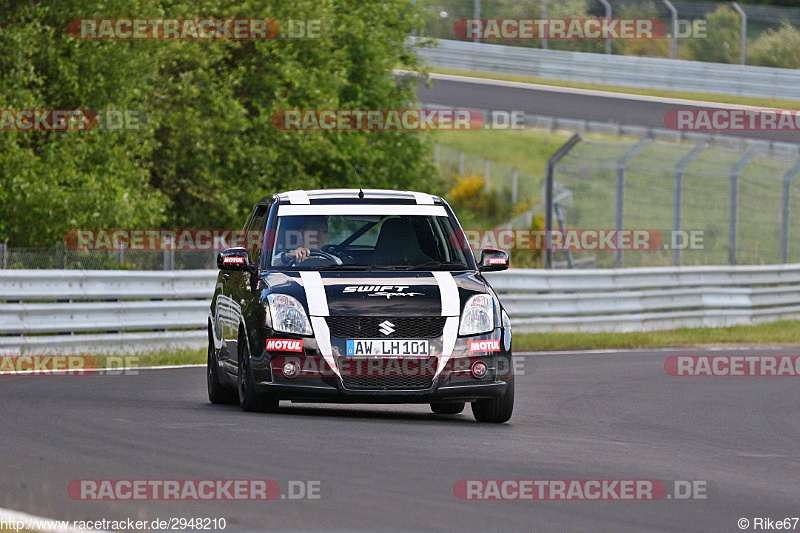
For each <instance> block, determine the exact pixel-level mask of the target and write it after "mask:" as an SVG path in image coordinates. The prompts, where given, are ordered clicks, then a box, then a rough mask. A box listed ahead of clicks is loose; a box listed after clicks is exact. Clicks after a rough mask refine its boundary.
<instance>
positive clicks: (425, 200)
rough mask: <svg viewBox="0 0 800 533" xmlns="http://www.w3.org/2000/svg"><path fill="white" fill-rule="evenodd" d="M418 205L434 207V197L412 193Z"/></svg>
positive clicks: (422, 193)
mask: <svg viewBox="0 0 800 533" xmlns="http://www.w3.org/2000/svg"><path fill="white" fill-rule="evenodd" d="M412 194H413V195H414V198H415V199H416V200H417V203H418V204H427V205H433V196H431V195H430V194H425V193H424V192H415V193H412Z"/></svg>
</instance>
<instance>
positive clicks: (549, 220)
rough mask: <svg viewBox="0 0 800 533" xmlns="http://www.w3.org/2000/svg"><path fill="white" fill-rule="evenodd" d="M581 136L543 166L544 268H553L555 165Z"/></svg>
mask: <svg viewBox="0 0 800 533" xmlns="http://www.w3.org/2000/svg"><path fill="white" fill-rule="evenodd" d="M582 140H583V137H581V136H580V134H579V133H576V134H575V135H573V136H572V137H570V138H569V140H568V141H567V142H565V143H564V144H563V145H561V147H560V148H559V149H558V150H556V153H554V154H553V155H552V156H550V159H548V160H547V165H546V167H545V180H544V202H545V203H544V254H543V256H544V268H553V250H552V236H551V233H552V231H553V187H554V183H555V170H556V165H557V164H558V162H559V161H561V159H563V157H564V156H565V155H567V154H568V153H569V151H570V150H572V148H573V147H574V146H575V145H576V144H578V143H579V142H581V141H582ZM562 229H563V228H562Z"/></svg>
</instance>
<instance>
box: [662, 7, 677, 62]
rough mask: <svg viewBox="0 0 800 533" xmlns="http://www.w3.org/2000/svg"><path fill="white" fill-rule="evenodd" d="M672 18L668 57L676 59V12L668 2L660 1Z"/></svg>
mask: <svg viewBox="0 0 800 533" xmlns="http://www.w3.org/2000/svg"><path fill="white" fill-rule="evenodd" d="M661 1H662V2H664V5H666V6H667V9H669V12H670V14H671V16H672V40H671V41H670V43H669V57H671V58H672V59H678V10H677V9H675V6H673V5H672V2H670V1H669V0H661Z"/></svg>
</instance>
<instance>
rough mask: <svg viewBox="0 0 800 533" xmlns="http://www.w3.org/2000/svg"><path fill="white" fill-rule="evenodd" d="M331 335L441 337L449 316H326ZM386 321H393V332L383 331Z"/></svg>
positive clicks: (363, 337)
mask: <svg viewBox="0 0 800 533" xmlns="http://www.w3.org/2000/svg"><path fill="white" fill-rule="evenodd" d="M326 320H327V322H328V329H329V330H330V332H331V335H332V336H334V337H338V338H340V339H369V338H389V339H391V338H412V339H426V338H433V337H441V336H442V330H443V329H444V323H445V321H446V320H447V317H443V316H432V317H417V316H415V317H399V318H398V317H391V318H387V317H363V316H358V317H357V316H329V317H327V318H326ZM384 321H389V322H391V323H392V328H393V329H394V331H393V332H391V333H389V334H388V335H385V334H384V333H383V332H382V331H381V329H382V328H381V324H382V323H383V322H384ZM384 331H386V330H385V329H384Z"/></svg>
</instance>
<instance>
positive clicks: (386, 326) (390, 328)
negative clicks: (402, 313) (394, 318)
mask: <svg viewBox="0 0 800 533" xmlns="http://www.w3.org/2000/svg"><path fill="white" fill-rule="evenodd" d="M378 325H379V326H380V327H379V328H378V330H379V331H380V332H381V333H383V334H384V335H391V334H392V333H394V324H392V323H391V322H389V321H388V320H384V321H383V322H381V323H380V324H378Z"/></svg>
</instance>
